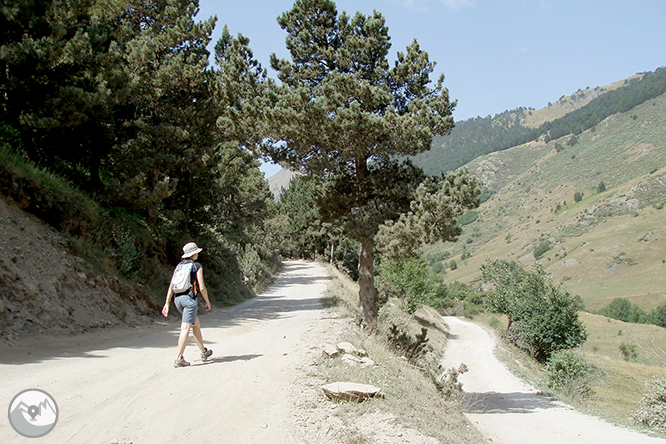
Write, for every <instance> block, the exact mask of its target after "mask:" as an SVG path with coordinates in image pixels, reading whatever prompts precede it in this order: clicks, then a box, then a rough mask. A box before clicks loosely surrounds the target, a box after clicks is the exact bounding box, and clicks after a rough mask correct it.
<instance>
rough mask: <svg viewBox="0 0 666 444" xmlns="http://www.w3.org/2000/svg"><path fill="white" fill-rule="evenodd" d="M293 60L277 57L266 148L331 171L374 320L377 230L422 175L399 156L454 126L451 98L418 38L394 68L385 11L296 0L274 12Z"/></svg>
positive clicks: (333, 201) (311, 170) (280, 157)
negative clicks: (350, 11)
mask: <svg viewBox="0 0 666 444" xmlns="http://www.w3.org/2000/svg"><path fill="white" fill-rule="evenodd" d="M278 23H279V24H280V26H281V27H282V28H283V29H284V30H285V31H287V38H286V45H287V49H288V50H289V52H290V54H291V61H289V60H284V59H278V58H277V57H276V56H275V55H273V56H271V66H272V67H273V68H274V69H275V70H276V71H277V72H278V78H279V79H280V80H281V82H282V85H281V86H280V87H278V86H275V87H274V88H272V100H273V105H272V107H271V108H270V109H269V110H267V113H266V123H267V126H266V134H267V135H268V136H270V138H271V139H272V141H273V142H274V143H272V144H270V145H268V144H267V145H266V146H265V148H264V150H265V151H264V152H265V153H266V155H267V156H269V157H270V158H272V159H273V161H275V162H287V163H289V164H290V165H291V166H292V167H294V168H296V169H301V170H303V171H304V172H305V173H307V174H309V175H314V176H319V177H322V178H331V179H332V182H331V184H330V185H329V186H328V187H327V188H325V190H326V191H328V193H327V194H325V195H324V196H323V198H322V199H321V202H322V205H323V209H324V211H326V212H328V215H329V216H330V217H331V218H337V219H339V220H345V221H346V227H347V231H348V233H349V235H350V236H351V237H353V238H354V239H355V240H357V241H358V242H359V244H360V252H359V260H360V264H359V287H360V290H359V298H360V302H361V307H362V316H363V320H364V322H365V323H366V324H367V325H369V326H371V327H373V326H374V325H375V324H376V319H377V310H378V308H377V290H376V288H375V286H374V278H373V258H374V236H375V234H376V233H377V230H378V227H379V225H380V224H381V223H383V222H384V221H385V220H388V219H392V218H397V217H398V215H399V214H400V213H401V212H403V211H404V210H405V209H406V208H408V206H409V202H410V194H412V193H413V191H414V189H415V188H416V185H417V184H418V182H420V181H421V180H422V179H423V174H422V173H421V172H420V170H419V169H417V168H415V167H413V166H411V165H410V164H408V163H404V164H401V163H398V162H396V161H394V160H392V159H394V158H395V157H396V156H407V155H415V154H417V153H420V152H423V151H426V150H428V149H429V148H430V144H431V141H432V138H433V137H434V136H435V135H437V134H447V133H449V132H450V130H451V128H452V126H453V119H452V117H451V113H452V109H453V107H454V106H455V103H451V101H450V100H449V94H448V90H447V89H446V88H445V87H444V86H443V82H444V77H443V76H441V77H440V78H439V80H438V81H437V82H436V84H435V85H434V86H432V85H431V80H430V75H431V74H432V73H433V70H434V66H435V64H434V63H433V62H431V61H430V60H429V58H428V54H427V53H426V52H424V51H423V50H422V49H421V48H420V46H419V44H418V43H417V42H416V40H414V41H413V42H412V43H411V44H410V45H409V46H408V47H407V48H406V52H404V53H403V52H399V53H398V57H397V61H396V62H395V65H394V66H393V67H390V66H389V61H388V54H389V49H390V47H391V44H390V38H389V34H388V28H387V27H386V25H385V19H384V17H383V16H382V15H381V14H380V13H379V12H374V13H373V14H372V15H370V16H365V15H363V14H361V13H356V14H355V15H354V16H353V17H350V16H348V15H347V14H346V13H344V12H343V13H342V14H338V12H337V9H336V6H335V3H334V2H332V1H328V0H297V1H296V2H295V3H294V6H293V8H292V9H291V10H290V11H287V12H285V13H283V14H282V15H281V16H280V17H279V18H278Z"/></svg>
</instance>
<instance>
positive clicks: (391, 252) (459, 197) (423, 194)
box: [375, 170, 480, 260]
mask: <svg viewBox="0 0 666 444" xmlns="http://www.w3.org/2000/svg"><path fill="white" fill-rule="evenodd" d="M479 192H480V190H479V186H478V181H477V180H476V179H475V178H473V177H472V176H470V175H469V174H468V173H467V171H465V170H461V171H458V172H456V173H449V174H447V175H446V176H442V177H440V178H428V179H426V180H425V181H423V183H421V185H419V187H418V189H417V190H416V193H415V197H414V199H413V200H412V201H411V203H410V211H409V212H408V213H403V214H401V215H400V218H399V219H398V220H397V221H393V220H389V221H387V222H385V223H384V224H383V225H381V226H380V227H379V232H378V233H377V235H376V237H375V241H376V244H377V249H378V250H379V251H380V252H382V253H383V254H384V255H385V256H387V257H389V258H391V259H392V260H400V259H403V258H406V257H414V256H419V255H420V254H421V250H422V248H423V247H424V246H425V245H427V244H433V243H435V242H437V241H455V240H456V238H457V237H458V236H459V235H460V234H461V233H462V229H461V227H460V224H459V223H458V222H457V220H459V218H460V216H462V215H463V214H464V213H465V211H466V210H467V209H469V208H476V207H477V206H478V201H477V199H476V198H477V196H478V194H479Z"/></svg>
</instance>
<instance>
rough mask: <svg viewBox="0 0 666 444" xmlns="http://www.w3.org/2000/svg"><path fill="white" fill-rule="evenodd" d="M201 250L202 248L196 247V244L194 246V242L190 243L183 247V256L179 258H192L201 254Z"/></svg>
mask: <svg viewBox="0 0 666 444" xmlns="http://www.w3.org/2000/svg"><path fill="white" fill-rule="evenodd" d="M202 250H203V248H199V247H197V244H195V243H194V242H190V243H188V244H185V246H184V247H183V255H182V256H181V258H183V259H185V258H188V257H192V256H194V255H195V254H197V253H199V252H201V251H202Z"/></svg>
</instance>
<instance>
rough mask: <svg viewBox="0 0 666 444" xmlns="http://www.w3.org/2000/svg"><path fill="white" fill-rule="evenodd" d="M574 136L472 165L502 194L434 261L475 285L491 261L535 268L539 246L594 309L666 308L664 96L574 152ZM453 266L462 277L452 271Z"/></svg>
mask: <svg viewBox="0 0 666 444" xmlns="http://www.w3.org/2000/svg"><path fill="white" fill-rule="evenodd" d="M570 137H571V136H565V137H562V138H560V139H557V140H552V141H550V142H548V143H545V142H544V141H543V139H540V140H539V141H538V142H530V143H528V144H525V145H521V146H518V147H515V148H512V149H509V150H506V151H500V152H496V153H492V154H490V155H486V156H483V157H480V158H478V159H475V160H474V161H472V162H470V163H469V164H468V165H467V167H468V168H469V169H470V170H471V171H472V172H474V173H475V174H476V175H477V176H478V177H480V178H481V180H482V181H483V183H484V185H486V186H487V187H488V188H489V189H491V190H492V191H494V192H495V194H494V195H493V196H492V197H491V199H490V200H488V201H487V202H485V203H484V204H483V205H482V206H481V207H480V208H479V209H478V210H477V213H478V218H477V219H476V220H475V221H474V222H472V223H470V224H468V225H465V226H464V232H463V235H462V236H461V237H460V239H459V241H458V242H457V243H455V244H452V243H446V244H439V245H436V246H433V247H432V248H431V249H430V250H429V251H428V252H427V255H428V256H429V257H431V260H434V259H437V260H441V261H442V263H443V264H444V266H445V268H446V269H447V270H446V271H447V275H446V278H445V279H446V281H455V280H458V281H462V282H468V283H469V282H474V281H475V280H476V279H477V278H478V276H479V274H480V273H479V266H480V265H481V263H482V262H483V261H484V260H485V259H486V258H499V259H505V260H515V261H520V262H525V263H527V262H532V261H534V260H535V255H534V253H535V249H537V247H540V250H541V251H539V250H537V256H539V255H540V253H541V252H542V251H543V250H546V251H545V253H543V256H542V257H541V258H540V259H539V261H540V262H541V263H543V264H544V265H545V267H546V270H547V271H548V272H549V273H552V275H553V276H554V278H555V280H557V281H562V282H564V283H565V285H566V287H567V288H568V289H569V290H570V291H572V293H574V294H578V295H580V296H581V298H582V299H583V301H584V303H585V305H586V307H587V308H588V309H589V310H598V309H600V308H602V307H603V306H605V305H607V304H608V303H609V302H610V301H611V300H612V299H613V298H617V297H622V298H627V299H629V300H630V301H631V302H632V303H633V304H636V305H638V306H640V307H643V308H645V309H651V308H654V307H656V306H657V305H659V304H662V303H663V302H664V301H666V289H665V288H664V285H663V283H664V280H663V276H664V273H666V226H665V225H664V223H663V221H664V217H666V213H665V212H664V211H666V210H663V208H664V206H665V205H666V95H662V96H659V97H657V98H655V99H651V100H649V101H646V102H644V103H643V104H641V105H639V106H637V107H635V108H633V109H631V110H630V111H628V112H626V113H622V114H616V115H613V116H611V117H609V118H607V119H605V120H604V121H602V122H601V123H600V124H599V125H597V126H595V127H593V128H591V129H589V130H587V131H585V132H583V133H582V134H580V135H578V136H577V143H575V144H571V143H570ZM602 182H603V186H602V187H601V189H602V190H603V188H604V187H605V191H601V192H600V190H599V186H600V184H601V183H602ZM576 193H580V194H581V196H578V197H579V198H580V197H582V199H579V200H580V201H578V202H576V201H575V197H576ZM463 255H464V259H463V260H461V256H463ZM452 259H453V260H455V261H456V262H457V269H456V270H450V269H448V268H449V267H448V266H449V264H450V261H451V260H452Z"/></svg>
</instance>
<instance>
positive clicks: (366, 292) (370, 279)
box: [358, 239, 377, 330]
mask: <svg viewBox="0 0 666 444" xmlns="http://www.w3.org/2000/svg"><path fill="white" fill-rule="evenodd" d="M360 244H361V246H360V251H359V255H358V256H359V258H358V259H359V261H358V287H359V289H358V296H359V300H360V303H361V316H362V317H363V323H364V324H365V325H366V326H367V327H368V328H369V329H371V330H374V329H375V327H376V326H377V289H376V288H375V277H374V263H373V260H374V256H373V254H374V252H373V249H374V245H373V242H372V239H363V240H362V241H361V242H360Z"/></svg>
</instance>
